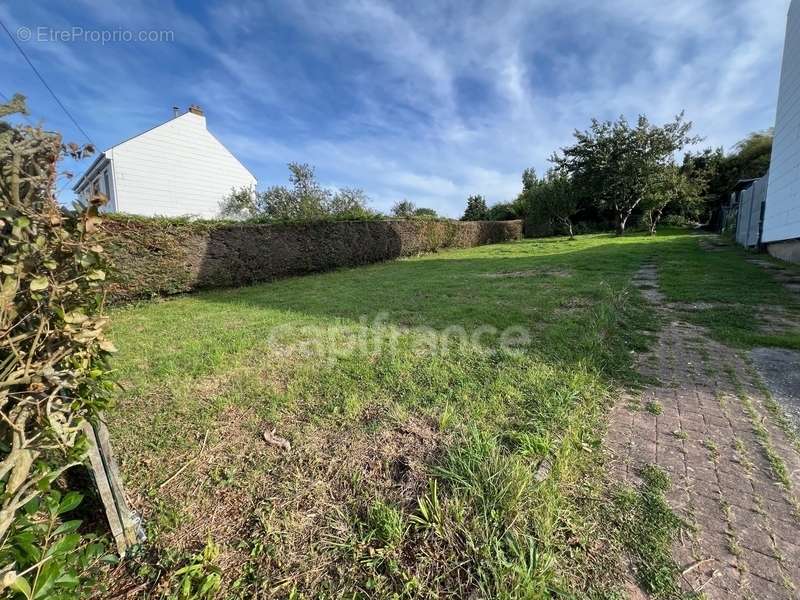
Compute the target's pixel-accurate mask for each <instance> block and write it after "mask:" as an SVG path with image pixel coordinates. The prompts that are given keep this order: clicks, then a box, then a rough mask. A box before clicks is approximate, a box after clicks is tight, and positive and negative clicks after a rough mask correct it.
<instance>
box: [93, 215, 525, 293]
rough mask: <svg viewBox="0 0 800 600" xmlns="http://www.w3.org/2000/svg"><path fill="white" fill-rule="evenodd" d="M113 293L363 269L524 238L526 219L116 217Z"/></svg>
mask: <svg viewBox="0 0 800 600" xmlns="http://www.w3.org/2000/svg"><path fill="white" fill-rule="evenodd" d="M103 227H104V229H105V232H106V241H105V245H106V247H107V248H108V251H109V254H110V256H111V258H112V260H113V262H114V264H115V266H116V271H115V273H113V274H112V276H111V279H110V282H109V285H108V290H109V294H110V296H111V299H112V300H114V301H127V300H135V299H139V298H148V297H153V296H159V295H166V294H177V293H181V292H189V291H192V290H197V289H205V288H216V287H236V286H241V285H247V284H251V283H256V282H259V281H268V280H271V279H275V278H277V277H285V276H287V275H297V274H301V273H309V272H314V271H326V270H330V269H335V268H338V267H349V266H355V265H364V264H369V263H374V262H379V261H384V260H390V259H393V258H398V257H401V256H411V255H415V254H421V253H425V252H434V251H436V250H438V249H439V248H467V247H471V246H479V245H483V244H494V243H498V242H505V241H509V240H515V239H519V238H521V237H522V221H468V222H462V221H445V220H407V221H338V222H337V221H321V222H313V223H302V224H285V225H254V224H241V223H219V222H203V221H196V222H185V221H170V220H166V219H143V218H128V217H119V216H111V217H107V218H106V220H105V221H104V224H103Z"/></svg>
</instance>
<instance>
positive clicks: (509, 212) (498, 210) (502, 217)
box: [486, 202, 519, 221]
mask: <svg viewBox="0 0 800 600" xmlns="http://www.w3.org/2000/svg"><path fill="white" fill-rule="evenodd" d="M518 218H519V214H517V207H516V206H515V205H514V204H513V203H511V202H500V203H498V204H495V205H494V206H492V207H491V208H490V209H489V210H488V212H487V213H486V219H487V220H489V221H512V220H514V219H518Z"/></svg>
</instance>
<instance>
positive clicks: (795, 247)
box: [761, 0, 800, 261]
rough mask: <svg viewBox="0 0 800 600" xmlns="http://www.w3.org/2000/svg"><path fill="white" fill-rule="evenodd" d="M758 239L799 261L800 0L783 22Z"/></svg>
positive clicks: (775, 252)
mask: <svg viewBox="0 0 800 600" xmlns="http://www.w3.org/2000/svg"><path fill="white" fill-rule="evenodd" d="M761 240H762V242H764V243H766V244H767V249H768V250H769V252H770V254H773V255H775V256H778V257H780V258H784V259H786V260H793V261H800V0H792V3H791V4H790V5H789V15H788V17H787V21H786V41H785V43H784V48H783V64H782V66H781V82H780V88H779V90H778V110H777V113H776V115H775V139H774V141H773V143H772V158H771V160H770V168H769V184H768V186H767V200H766V203H765V207H764V229H763V234H762V238H761Z"/></svg>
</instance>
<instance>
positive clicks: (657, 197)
mask: <svg viewBox="0 0 800 600" xmlns="http://www.w3.org/2000/svg"><path fill="white" fill-rule="evenodd" d="M698 185H699V182H696V181H693V180H691V179H690V178H689V177H688V176H687V175H686V174H685V173H684V172H683V171H682V170H681V169H680V168H679V167H678V166H677V165H676V164H674V163H670V164H667V165H665V166H664V167H662V168H661V169H659V170H658V171H657V172H656V173H655V174H654V175H653V178H652V180H651V182H650V185H648V186H647V188H646V191H645V195H644V199H643V200H642V206H643V208H644V212H645V217H646V221H647V224H648V226H649V228H650V234H651V235H655V234H656V228H657V227H658V222H659V221H660V220H661V217H662V216H663V215H664V210H665V209H666V208H667V206H669V205H670V204H681V205H683V206H684V207H688V206H690V205H691V204H692V203H693V202H696V201H697V199H698V196H699V192H700V189H699V187H698Z"/></svg>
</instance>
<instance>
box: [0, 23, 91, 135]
mask: <svg viewBox="0 0 800 600" xmlns="http://www.w3.org/2000/svg"><path fill="white" fill-rule="evenodd" d="M0 26H2V27H3V29H5V32H6V33H7V34H8V39H10V40H11V43H13V44H14V46H16V47H17V50H19V53H20V54H22V58H24V59H25V62H27V63H28V65H30V68H31V69H33V72H34V73H36V76H37V77H38V78H39V81H41V82H42V85H43V86H44V87H46V88H47V91H48V92H50V95H51V96H52V97H53V99H54V100H55V101H56V102H57V103H58V105H59V106H60V107H61V110H63V111H64V114H66V115H67V116H68V117H69V120H70V121H72V124H73V125H75V127H77V128H78V130H79V131H80V132H81V133H82V134H83V135H84V137H86V139H87V140H89V143H90V144H92V145H93V146H94V145H95V143H94V142H93V141H92V138H90V137H89V134H88V133H86V132H85V131H84V130H83V127H81V126H80V125H78V122H77V121H76V120H75V117H73V116H72V114H71V113H70V112H69V111H68V110H67V107H66V106H64V103H63V102H61V100H59V98H58V96H56V93H55V92H54V91H53V89H52V88H51V87H50V86H49V85H47V82H46V81H45V80H44V77H42V74H41V73H39V70H38V69H37V68H36V67H35V66H34V64H33V63H32V62H31V59H30V58H28V55H27V54H25V51H24V50H23V49H22V46H20V45H19V44H18V43H17V40H15V39H14V36H13V35H11V32H10V31H9V30H8V27H6V24H5V23H3V21H0Z"/></svg>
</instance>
